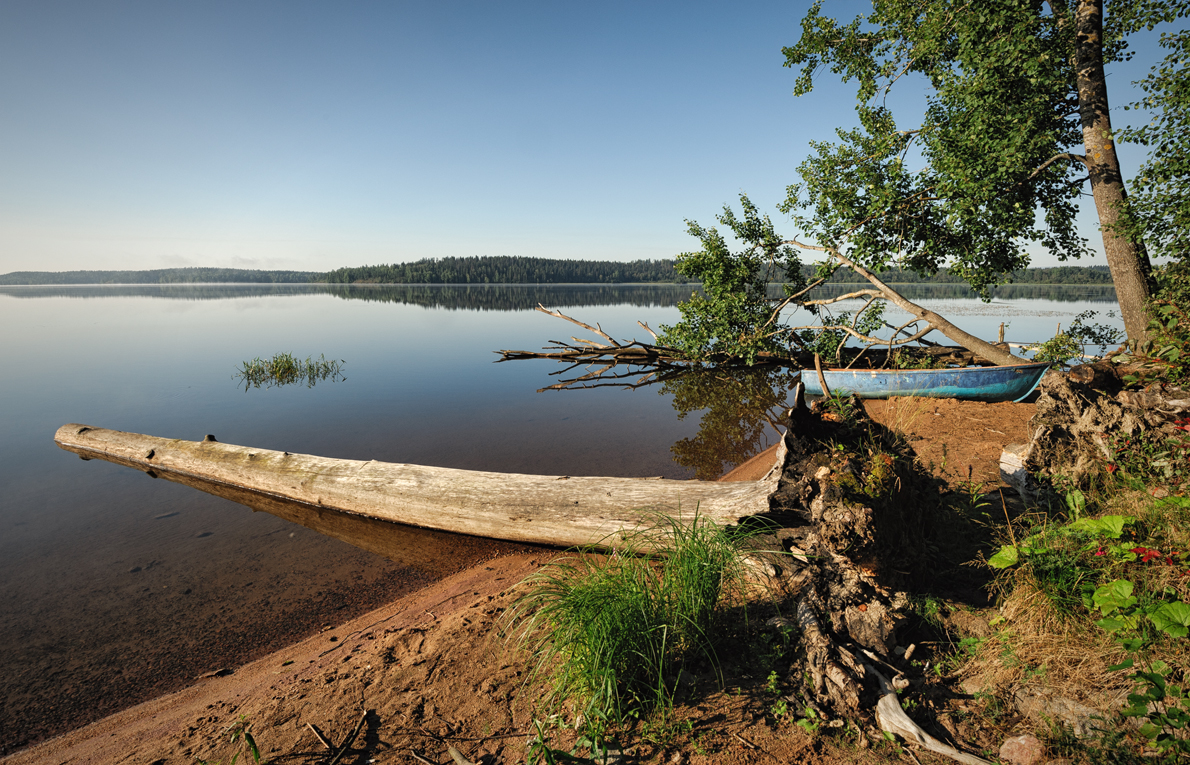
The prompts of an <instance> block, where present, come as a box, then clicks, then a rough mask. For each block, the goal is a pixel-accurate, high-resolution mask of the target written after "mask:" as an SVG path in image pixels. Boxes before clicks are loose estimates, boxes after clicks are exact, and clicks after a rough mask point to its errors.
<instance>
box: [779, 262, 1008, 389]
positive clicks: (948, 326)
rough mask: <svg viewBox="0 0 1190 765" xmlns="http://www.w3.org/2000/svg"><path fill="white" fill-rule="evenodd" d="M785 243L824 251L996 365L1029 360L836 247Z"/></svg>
mask: <svg viewBox="0 0 1190 765" xmlns="http://www.w3.org/2000/svg"><path fill="white" fill-rule="evenodd" d="M785 244H791V245H794V246H795V247H800V248H802V249H804V250H814V251H816V252H825V253H827V254H828V255H830V256H831V257H833V258H834V259H835V260H837V261H839V262H840V263H842V264H843V265H845V266H847V267H848V268H850V269H851V270H852V271H854V272H855V273H857V274H859V275H860V276H862V277H864V278H865V279H867V280H868V281H869V282H871V284H872V286H873V287H875V288H876V289H877V290H879V291H880V293H881V294H883V295H884V297H885V298H887V299H888V301H889V302H890V303H892V304H893V305H895V306H897V307H898V308H900V309H901V310H903V311H906V312H908V313H909V314H910V315H912V316H914V317H916V318H917V319H920V320H921V321H925V322H927V323H929V325H930V326H931V328H933V329H935V330H937V331H939V332H941V333H942V334H943V335H945V336H946V337H948V338H950V339H951V340H953V341H955V342H956V343H958V344H959V345H961V346H963V347H964V348H967V349H968V350H970V351H972V352H973V353H978V354H979V355H980V356H983V357H984V358H986V359H988V360H989V361H991V362H993V363H995V364H1002V365H1006V366H1007V365H1013V364H1027V363H1028V359H1023V358H1021V357H1019V356H1014V355H1013V354H1011V353H1009V352H1008V351H1007V350H1005V349H1003V348H1000V347H997V346H995V345H993V344H992V343H989V342H988V341H986V340H981V339H980V338H978V337H976V336H975V335H972V334H971V333H969V332H965V331H963V330H962V329H959V328H958V327H957V326H955V325H954V324H952V323H951V322H950V321H948V320H947V319H945V318H944V317H942V316H941V315H939V314H937V313H935V312H933V311H931V310H929V309H927V308H923V307H922V306H920V305H918V304H917V303H914V302H912V301H911V300H909V299H908V298H906V297H904V296H903V295H902V294H901V293H899V292H897V291H896V290H894V289H893V288H892V287H889V286H888V285H887V284H885V283H884V282H882V281H881V280H880V278H879V277H878V276H876V275H875V274H873V273H872V272H871V271H869V270H868V269H866V268H864V267H863V266H861V265H860V264H859V263H856V262H855V261H854V260H852V259H850V258H848V257H847V256H846V255H844V254H843V253H842V252H840V251H839V249H838V248H837V247H824V246H819V245H814V244H806V243H805V242H799V241H798V240H797V239H790V240H788V241H787V242H785Z"/></svg>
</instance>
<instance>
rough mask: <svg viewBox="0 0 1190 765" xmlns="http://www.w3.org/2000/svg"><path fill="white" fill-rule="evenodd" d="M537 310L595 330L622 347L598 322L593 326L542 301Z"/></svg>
mask: <svg viewBox="0 0 1190 765" xmlns="http://www.w3.org/2000/svg"><path fill="white" fill-rule="evenodd" d="M537 310H538V311H541V312H542V313H544V314H549V315H550V316H553V317H554V318H556V319H565V320H566V321H568V322H570V323H571V324H577V325H579V326H580V327H582V328H583V329H585V330H588V331H590V332H594V333H595V334H597V335H599V336H600V337H602V338H603V339H605V340H607V341H608V342H609V343H611V344H612V345H614V346H616V347H617V348H619V347H620V344H619V343H617V342H616V341H615V339H614V338H613V337H612V336H611V335H609V334H607V333H606V332H604V331H603V330H602V329H599V328H598V327H599V325H598V324H596V325H595V326H594V327H592V326H591V325H590V324H584V323H583V322H581V321H579V320H578V319H572V318H570V317H569V316H567V315H566V314H564V313H562V312H561V311H551V310H550V309H548V308H546V307H545V306H543V305H542V304H541V303H538V304H537ZM580 342H589V341H585V340H584V341H580ZM591 344H592V345H594V343H591Z"/></svg>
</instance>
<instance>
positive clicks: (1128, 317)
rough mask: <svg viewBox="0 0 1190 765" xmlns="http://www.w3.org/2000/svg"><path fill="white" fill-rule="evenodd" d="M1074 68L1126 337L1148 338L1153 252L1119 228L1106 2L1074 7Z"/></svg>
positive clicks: (1119, 179)
mask: <svg viewBox="0 0 1190 765" xmlns="http://www.w3.org/2000/svg"><path fill="white" fill-rule="evenodd" d="M1075 33H1076V41H1075V68H1076V69H1077V73H1078V102H1079V114H1080V116H1081V118H1082V125H1083V143H1084V145H1085V147H1086V155H1087V167H1088V169H1089V171H1090V176H1091V192H1092V194H1093V195H1094V197H1095V209H1096V210H1097V211H1098V213H1099V227H1100V229H1101V230H1102V232H1103V251H1104V254H1105V255H1106V256H1107V265H1108V267H1109V268H1110V269H1111V275H1112V281H1113V282H1115V285H1116V299H1117V300H1119V301H1120V313H1121V315H1122V316H1123V318H1124V330H1125V331H1126V332H1127V333H1128V339H1129V340H1133V341H1138V342H1139V341H1143V340H1145V339H1147V337H1148V316H1147V314H1146V310H1145V309H1146V303H1147V302H1148V299H1149V294H1150V291H1151V286H1150V281H1149V280H1150V275H1149V271H1150V267H1149V256H1148V253H1147V252H1145V249H1144V245H1143V244H1140V243H1137V242H1132V241H1130V240H1129V239H1128V237H1127V236H1125V235H1123V234H1121V233H1120V232H1118V231H1117V230H1116V225H1117V223H1118V221H1119V219H1120V214H1121V212H1123V210H1124V206H1125V205H1126V204H1127V195H1126V193H1125V190H1124V178H1123V176H1122V174H1121V173H1120V160H1119V158H1118V157H1117V156H1116V146H1115V143H1114V140H1113V137H1112V131H1111V115H1110V113H1109V111H1108V101H1107V81H1106V78H1105V76H1104V72H1103V0H1079V2H1078V6H1077V8H1076V10H1075Z"/></svg>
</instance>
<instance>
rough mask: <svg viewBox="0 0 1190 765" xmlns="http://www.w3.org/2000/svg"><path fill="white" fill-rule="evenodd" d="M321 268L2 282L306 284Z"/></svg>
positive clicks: (45, 274) (41, 276)
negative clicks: (315, 269) (314, 269)
mask: <svg viewBox="0 0 1190 765" xmlns="http://www.w3.org/2000/svg"><path fill="white" fill-rule="evenodd" d="M322 275H323V274H321V273H319V272H317V271H257V270H249V269H244V268H158V269H155V270H153V271H13V272H12V273H10V274H4V275H2V276H0V284H5V285H20V284H234V283H240V284H305V283H307V282H312V281H317V280H318V279H319V277H321V276H322Z"/></svg>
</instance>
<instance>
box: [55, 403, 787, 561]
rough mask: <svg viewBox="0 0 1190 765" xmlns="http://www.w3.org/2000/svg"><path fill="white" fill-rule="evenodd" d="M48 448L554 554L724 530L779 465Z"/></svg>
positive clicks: (178, 447) (209, 444) (244, 497)
mask: <svg viewBox="0 0 1190 765" xmlns="http://www.w3.org/2000/svg"><path fill="white" fill-rule="evenodd" d="M54 440H55V441H56V442H57V444H58V446H60V447H61V448H63V449H66V450H68V451H72V452H75V453H76V454H78V455H79V456H81V457H83V458H84V459H102V460H106V461H108V462H114V463H116V464H119V465H125V466H127V467H131V468H135V469H137V470H142V471H144V472H145V473H147V474H149V475H150V476H153V477H161V478H166V479H169V480H171V481H176V482H178V483H182V484H186V485H190V486H193V487H194V488H197V489H201V490H202V491H206V492H208V493H211V494H215V495H217V496H222V497H225V498H227V499H231V500H233V501H236V502H240V503H242V504H247V505H249V506H256V507H260V509H266V510H268V509H269V504H270V500H272V501H278V500H280V501H285V502H294V503H300V504H302V505H306V506H308V507H310V508H315V509H319V510H323V511H335V512H340V513H349V514H353V515H360V516H365V517H368V518H373V519H377V520H383V521H389V522H393V523H401V524H405V525H409V526H419V527H422V528H429V529H437V530H441V531H450V532H455V533H459V534H469V535H472V536H480V537H489V538H492V539H505V540H510V541H514V542H530V543H537V544H548V545H557V546H577V545H587V544H596V543H600V542H605V543H607V540H610V539H611V538H612V537H613V535H617V534H623V533H631V532H637V531H645V530H647V529H649V528H651V527H653V526H654V525H655V520H656V518H655V516H656V515H657V514H658V513H662V514H664V515H665V516H667V517H670V518H674V519H676V520H679V521H686V522H688V521H690V520H692V519H693V518H694V517H695V516H696V515H697V516H698V517H700V518H702V519H704V520H709V521H712V522H715V523H718V524H722V525H727V524H734V523H737V522H738V521H739V520H740V519H742V518H745V517H748V516H753V515H759V514H761V513H765V512H767V511H768V509H769V497H770V496H771V495H772V494H773V492H775V491H776V489H777V483H778V481H779V479H780V477H781V471H782V469H783V467H784V463H785V449H784V445H783V444H782V445H781V447H779V448H778V450H777V455H776V460H775V464H774V465H773V468H772V469H771V470H769V471H768V474H767V475H766V476H765V477H764V478H763V479H761V480H760V481H755V482H750V481H743V482H736V483H721V482H717V481H675V480H668V479H661V478H610V477H592V476H543V475H526V474H519V473H492V472H486V471H477V470H458V469H453V468H439V467H427V466H423V465H405V464H397V463H387V462H376V461H374V460H368V461H363V460H342V459H331V458H327V457H316V456H312V455H306V454H291V453H289V452H278V451H272V450H268V449H256V448H252V447H247V446H236V445H233V444H223V443H219V442H218V441H216V440H214V438H213V437H211V436H208V437H207V439H206V440H203V441H185V440H181V439H168V438H160V437H157V436H148V435H142V434H139V433H125V432H122V431H118V430H108V429H105V428H93V427H90V426H87V425H80V424H77V423H71V424H67V425H63V426H62V427H61V428H59V429H58V432H57V433H56V434H55V436H54ZM246 493H247V494H246ZM249 500H250V501H249ZM357 544H358V543H357ZM610 544H614V542H611V543H610ZM360 546H364V547H366V545H360Z"/></svg>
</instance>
